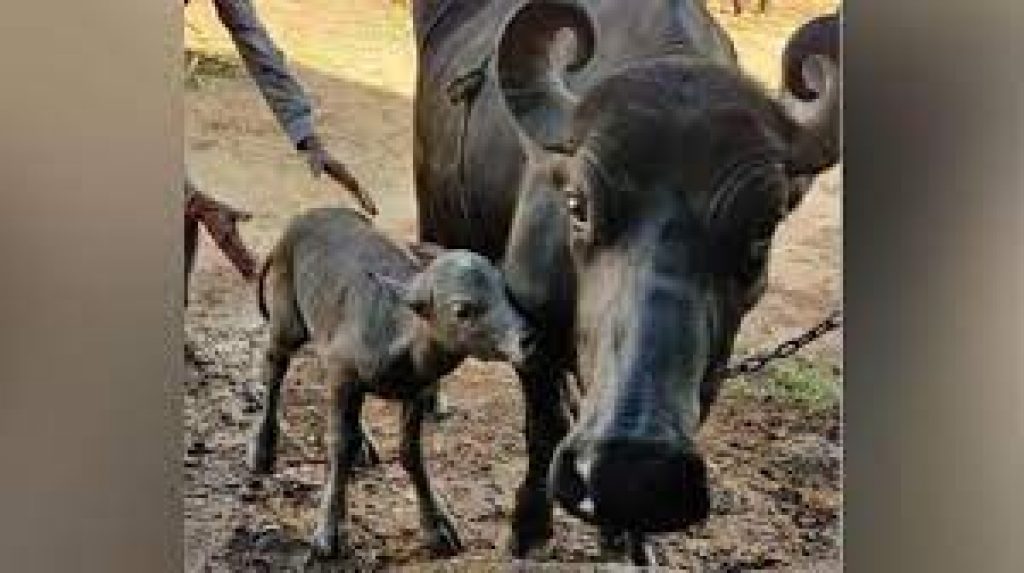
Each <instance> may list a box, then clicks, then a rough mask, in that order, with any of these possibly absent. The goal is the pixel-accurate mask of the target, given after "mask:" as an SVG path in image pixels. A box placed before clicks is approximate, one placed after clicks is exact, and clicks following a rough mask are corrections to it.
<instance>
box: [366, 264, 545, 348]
mask: <svg viewBox="0 0 1024 573" xmlns="http://www.w3.org/2000/svg"><path fill="white" fill-rule="evenodd" d="M415 250H418V251H419V252H418V253H417V254H418V256H420V258H421V259H422V258H427V259H431V260H429V262H428V263H427V264H426V267H425V268H424V269H423V270H422V271H420V272H419V273H418V274H416V275H415V276H414V277H413V278H412V279H411V280H409V281H407V282H399V281H395V280H394V279H390V278H386V277H380V278H381V279H382V280H383V282H385V283H386V284H387V285H388V286H389V287H390V288H391V289H392V290H394V291H395V292H396V293H397V294H398V296H399V297H400V298H401V300H402V301H403V302H404V303H405V304H406V305H408V307H409V308H410V309H412V310H413V311H414V312H415V313H416V315H418V316H419V318H420V319H421V320H422V321H423V324H424V326H425V327H426V329H425V331H426V332H427V333H428V336H430V337H431V338H432V341H433V342H434V343H435V344H436V345H437V346H438V347H440V348H441V349H443V350H444V351H445V352H447V353H449V354H451V355H455V356H474V357H476V358H479V359H481V360H506V361H509V362H511V363H512V364H513V365H516V366H519V365H522V364H523V363H524V362H525V361H526V360H527V358H528V357H529V356H530V354H531V353H532V351H533V335H532V331H531V329H530V328H529V326H528V324H527V322H526V320H525V319H524V318H523V316H522V315H521V314H520V313H519V312H518V311H517V310H516V309H515V308H514V307H513V305H512V303H511V301H510V299H509V297H508V294H507V290H506V288H505V281H504V279H503V277H502V274H501V271H500V270H498V269H497V268H496V267H494V265H492V264H491V263H490V261H488V260H487V259H486V258H485V257H482V256H480V255H478V254H476V253H473V252H470V251H465V250H451V251H439V252H431V253H429V254H428V255H424V254H423V253H424V249H423V246H420V247H418V249H414V251H415Z"/></svg>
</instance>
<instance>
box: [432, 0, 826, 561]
mask: <svg viewBox="0 0 1024 573" xmlns="http://www.w3.org/2000/svg"><path fill="white" fill-rule="evenodd" d="M414 18H415V29H416V38H417V43H418V63H419V77H418V83H417V94H416V102H415V125H416V127H415V176H416V193H417V203H418V207H419V223H420V232H421V238H422V239H423V240H426V241H431V242H436V243H440V244H442V245H445V246H447V247H451V248H469V249H473V250H475V251H478V252H481V253H483V254H485V255H487V256H489V257H491V258H492V259H494V260H500V261H502V263H503V268H504V272H505V275H506V279H507V281H508V284H509V289H510V291H511V294H512V298H513V299H514V300H515V302H516V304H517V305H518V306H520V307H521V309H522V311H523V312H524V313H525V314H526V315H527V316H528V317H530V318H531V319H532V320H533V321H534V322H535V324H536V326H537V327H538V328H539V329H540V331H541V333H542V335H541V339H542V347H543V349H544V352H542V353H541V358H539V359H538V360H537V361H536V363H535V364H532V365H531V366H530V367H527V368H524V369H522V370H521V371H520V372H519V374H520V378H521V383H522V387H523V391H524V395H525V404H526V427H525V432H526V440H527V450H528V455H529V463H528V469H527V472H526V476H525V479H524V481H523V483H522V484H521V486H520V488H519V490H518V492H517V498H516V503H517V506H516V511H515V517H514V522H513V526H512V535H511V539H510V550H511V551H512V552H513V553H514V554H516V555H523V554H525V553H527V552H528V551H529V550H531V549H532V548H535V547H537V546H538V545H539V544H541V543H543V542H544V541H546V540H547V539H548V538H549V537H550V536H551V534H552V527H551V522H552V500H557V501H558V502H559V503H560V505H561V506H562V507H563V508H564V509H565V510H566V511H568V512H569V513H571V514H572V515H575V516H577V517H579V518H581V519H583V520H585V521H587V522H589V523H593V524H596V525H599V526H601V528H602V530H603V531H605V533H606V534H607V535H606V539H611V538H612V537H613V535H612V534H616V535H618V533H623V532H624V533H626V538H627V539H628V540H629V545H630V551H631V552H632V554H633V558H634V560H635V561H638V562H642V561H643V560H644V558H645V555H646V553H645V551H644V547H643V542H642V532H663V531H677V530H680V529H682V528H684V527H686V526H688V525H690V524H693V523H695V522H698V521H701V520H703V519H704V518H706V517H707V515H708V513H709V508H710V502H709V490H708V479H707V469H706V466H705V462H704V460H703V458H702V456H701V454H700V453H699V451H698V447H697V443H696V433H697V430H698V427H699V425H700V423H701V422H702V420H703V419H704V418H705V416H706V415H707V413H708V408H709V407H710V405H711V404H712V402H713V401H714V399H715V396H716V394H717V392H718V388H719V384H720V378H719V377H718V376H717V375H716V373H717V372H718V370H719V369H720V367H721V366H723V365H724V364H725V363H726V362H727V360H728V358H729V356H730V353H731V350H732V345H733V341H734V339H735V336H736V332H737V330H738V329H739V326H740V321H741V319H742V317H743V316H744V314H745V313H746V312H747V311H748V310H749V309H750V308H751V306H752V305H753V304H754V303H755V301H757V299H758V297H759V295H760V294H761V292H762V288H763V284H764V277H765V265H766V263H767V259H768V254H769V251H770V247H771V241H772V236H773V234H774V231H775V229H776V226H777V225H778V224H779V222H780V221H781V220H782V219H783V218H784V217H785V216H786V215H787V213H788V212H789V211H790V210H792V209H793V208H794V207H795V206H796V205H797V203H798V202H799V201H800V199H801V198H802V196H803V194H804V192H805V191H806V190H807V188H808V187H809V181H810V179H811V178H813V176H815V175H816V174H818V173H821V172H822V171H824V170H826V169H827V168H829V167H830V166H832V165H834V164H835V163H837V161H838V160H839V155H840V152H839V147H840V145H839V142H840V140H839V134H838V122H839V117H840V110H839V82H838V72H837V62H836V58H835V55H836V54H837V47H838V22H837V17H836V16H831V17H829V18H826V19H825V20H819V21H816V22H815V24H814V30H813V32H814V33H813V34H811V36H812V37H811V39H810V40H808V39H807V38H808V34H807V33H806V31H803V30H801V31H798V32H797V34H796V35H795V36H794V39H795V40H799V41H797V42H795V43H793V40H791V45H792V46H802V50H803V51H802V52H799V53H798V52H797V50H796V49H790V50H787V52H786V66H787V68H786V71H787V73H786V74H785V77H786V79H787V80H788V82H789V83H787V85H785V86H784V88H785V89H784V90H783V93H782V94H781V95H780V96H778V97H772V96H771V95H769V94H768V93H766V91H764V90H763V89H762V88H761V87H759V86H758V85H757V84H755V83H754V82H753V81H751V80H750V79H749V78H747V77H746V76H744V75H743V73H742V72H741V71H740V69H739V67H738V65H737V58H736V52H735V50H734V48H733V45H732V43H731V41H730V40H729V38H728V37H727V36H726V35H725V33H724V31H723V30H722V28H721V27H720V26H719V25H718V24H717V23H716V22H715V20H714V19H713V18H712V17H711V15H710V14H709V12H708V10H707V8H706V6H705V5H704V3H703V2H700V1H697V0H577V1H570V0H557V1H556V0H547V1H539V0H534V1H529V0H420V1H418V2H415V3H414ZM823 30H826V31H829V34H822V33H821V32H822V31H823ZM797 64H799V65H797ZM794 65H797V69H799V70H800V71H801V73H798V74H794V73H789V72H790V71H791V70H792V69H793V66H794ZM569 373H572V374H574V375H575V378H576V379H577V381H578V383H579V386H580V387H581V388H582V390H583V400H582V404H581V406H580V410H579V412H578V416H576V417H575V419H571V417H570V416H569V413H568V412H567V410H566V408H565V405H566V402H567V392H568V388H569V385H568V384H566V380H567V376H568V374H569Z"/></svg>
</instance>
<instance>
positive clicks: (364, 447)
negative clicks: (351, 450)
mask: <svg viewBox="0 0 1024 573" xmlns="http://www.w3.org/2000/svg"><path fill="white" fill-rule="evenodd" d="M376 465H380V452H378V450H377V444H375V443H374V442H373V437H372V436H371V435H370V431H369V430H368V429H367V428H366V424H364V423H362V421H360V422H359V449H358V451H357V452H356V455H355V459H354V460H353V462H352V467H353V468H371V467H373V466H376Z"/></svg>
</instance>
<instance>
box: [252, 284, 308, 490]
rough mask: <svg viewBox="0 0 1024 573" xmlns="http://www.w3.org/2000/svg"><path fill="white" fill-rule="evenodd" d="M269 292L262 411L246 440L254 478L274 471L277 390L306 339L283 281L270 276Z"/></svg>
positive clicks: (304, 329)
mask: <svg viewBox="0 0 1024 573" xmlns="http://www.w3.org/2000/svg"><path fill="white" fill-rule="evenodd" d="M273 275H274V276H273V277H269V278H273V279H274V283H273V286H274V288H273V289H272V290H271V294H272V297H273V298H272V300H271V308H270V341H269V345H268V346H267V350H266V352H264V355H263V365H262V370H261V378H262V382H263V386H264V388H265V389H266V394H267V395H266V399H265V400H264V403H263V411H262V414H261V415H260V421H259V423H258V424H257V426H256V429H255V431H254V432H253V434H252V436H251V437H250V439H249V460H248V461H249V469H250V470H252V472H253V473H256V474H269V473H271V472H273V471H274V461H275V459H276V457H277V437H278V434H279V433H280V429H279V428H280V426H279V423H278V410H280V402H281V386H282V384H283V383H284V377H285V374H287V373H288V365H289V363H290V362H291V359H292V356H293V355H294V354H295V351H296V350H298V349H299V347H300V346H302V345H303V344H305V342H306V340H307V339H308V335H307V332H306V328H305V326H304V325H303V323H302V320H301V318H300V317H299V312H298V308H296V306H295V299H294V297H293V296H292V294H291V289H290V288H286V287H287V285H288V282H287V281H286V279H287V277H285V276H283V275H282V273H280V272H277V271H274V272H273Z"/></svg>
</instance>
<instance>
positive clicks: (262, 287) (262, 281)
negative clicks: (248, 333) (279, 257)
mask: <svg viewBox="0 0 1024 573" xmlns="http://www.w3.org/2000/svg"><path fill="white" fill-rule="evenodd" d="M273 259H274V255H273V253H271V254H270V255H268V256H267V258H266V259H264V260H263V266H262V267H260V275H259V278H258V279H257V283H258V285H259V287H258V297H259V304H260V314H261V315H262V316H263V320H270V313H269V312H268V311H267V299H266V296H265V295H266V282H267V271H268V270H270V262H271V261H272V260H273Z"/></svg>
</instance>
